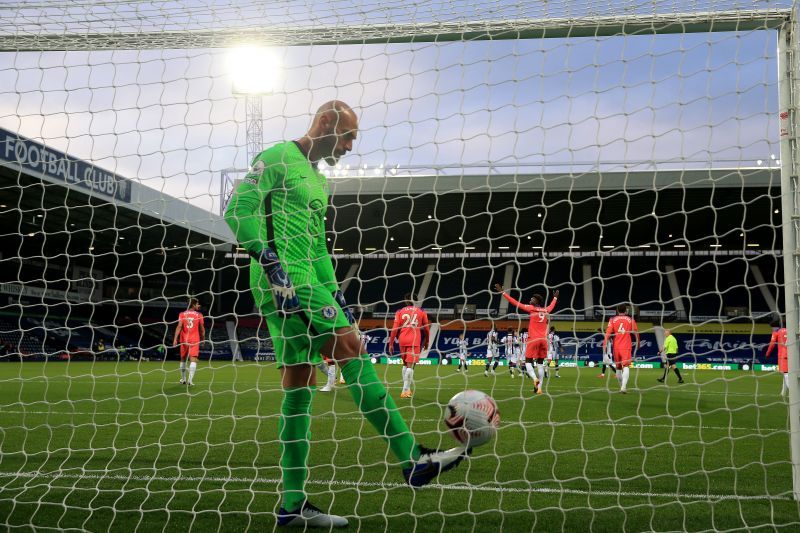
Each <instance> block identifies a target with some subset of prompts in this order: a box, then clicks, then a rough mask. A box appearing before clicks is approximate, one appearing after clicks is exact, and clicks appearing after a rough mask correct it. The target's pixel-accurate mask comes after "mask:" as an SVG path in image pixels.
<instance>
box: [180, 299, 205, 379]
mask: <svg viewBox="0 0 800 533" xmlns="http://www.w3.org/2000/svg"><path fill="white" fill-rule="evenodd" d="M178 337H180V346H181V385H184V384H186V385H194V373H195V371H196V370H197V356H198V355H200V343H201V342H203V341H204V340H206V327H205V325H204V324H203V315H202V314H200V302H199V301H198V300H197V298H191V299H190V300H189V308H188V309H186V311H184V312H182V313H181V314H180V315H178V325H177V326H175V338H173V339H172V345H173V346H178ZM186 357H189V379H186Z"/></svg>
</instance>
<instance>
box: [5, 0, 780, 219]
mask: <svg viewBox="0 0 800 533" xmlns="http://www.w3.org/2000/svg"><path fill="white" fill-rule="evenodd" d="M10 4H21V2H11V3H10ZM24 4H25V5H24V6H22V7H24V9H17V10H15V11H13V12H12V11H8V8H9V4H8V3H7V4H6V8H5V9H4V8H2V6H0V17H3V18H4V19H8V18H9V17H13V20H12V22H14V25H13V27H14V28H16V29H14V30H9V29H8V28H9V27H10V26H9V25H8V24H3V25H0V26H2V27H3V28H5V29H0V37H3V36H4V34H5V35H6V36H7V34H8V32H10V31H16V32H26V31H27V32H40V33H48V32H59V31H77V30H81V29H82V30H83V31H107V29H106V30H103V29H102V28H109V27H111V28H115V29H118V30H120V31H123V30H127V31H149V30H153V29H158V28H162V29H164V28H166V29H171V28H181V29H187V28H189V29H198V28H210V27H219V26H224V27H238V26H242V27H245V26H246V27H253V26H256V27H257V26H258V25H259V24H268V23H270V24H273V23H274V24H284V25H292V24H294V25H308V24H320V23H322V22H325V21H327V22H326V23H336V24H365V23H367V24H368V23H372V22H375V23H378V22H381V23H385V22H408V21H411V20H417V21H421V22H424V21H427V20H476V18H483V19H498V18H520V17H524V16H537V17H540V16H544V15H546V14H551V15H553V16H563V15H572V16H579V15H585V14H587V13H584V12H578V11H576V10H577V9H579V8H575V7H570V6H569V5H568V4H563V3H535V4H534V3H523V2H520V3H512V2H485V3H484V2H432V3H429V4H426V5H424V6H423V5H419V6H416V9H414V8H412V7H410V5H409V3H407V2H370V1H360V2H359V1H356V2H338V1H334V2H326V3H314V2H272V3H270V2H243V1H240V2H224V3H223V2H213V1H211V0H207V1H202V2H195V1H190V2H160V1H156V0H152V1H149V2H143V1H140V0H129V1H126V2H121V3H118V4H115V5H114V6H113V8H109V7H108V6H107V5H105V4H102V5H101V4H100V3H98V2H96V1H95V0H76V1H74V2H71V3H68V4H64V5H61V4H59V7H58V8H53V7H48V5H50V4H54V2H46V1H38V0H31V1H28V2H26V3H24ZM530 4H534V7H531V6H530ZM578 4H579V5H580V6H582V7H581V8H580V9H587V10H588V12H590V13H598V14H604V13H607V12H609V9H611V12H615V13H630V12H648V11H652V9H653V7H652V4H650V3H647V2H625V3H622V4H620V3H617V4H618V5H617V7H616V9H617V11H613V9H612V8H607V7H602V8H601V7H599V6H600V5H601V4H600V3H597V4H596V5H595V6H593V5H592V4H591V3H578ZM735 4H737V3H736V2H723V3H721V2H713V3H712V2H671V3H664V2H662V3H658V4H657V5H658V9H659V10H660V11H662V12H663V11H664V10H666V11H670V10H672V11H700V10H706V9H711V8H713V9H717V8H729V7H731V6H732V5H735ZM738 4H739V5H740V6H743V7H746V8H751V9H755V8H758V9H761V8H766V7H785V6H786V2H783V3H780V2H778V3H774V2H773V3H770V2H739V3H738ZM584 6H588V7H584ZM12 7H13V6H12ZM16 7H20V6H16ZM87 14H88V15H91V16H87ZM167 14H168V15H171V16H169V17H165V15H167ZM109 21H110V22H109ZM321 21H322V22H321ZM273 53H274V54H275V55H276V56H277V57H278V58H279V59H280V62H281V64H282V68H279V69H274V68H273V69H271V70H273V71H274V76H272V77H273V78H274V80H275V87H274V89H273V93H272V94H271V95H268V96H264V97H263V110H264V121H263V129H264V144H265V145H266V146H268V145H270V144H272V143H274V142H278V141H281V140H285V139H294V138H298V137H300V136H302V134H303V133H304V132H305V131H306V128H307V127H308V124H309V121H310V117H311V113H312V112H313V110H315V109H316V108H317V107H318V106H319V105H320V104H321V103H323V102H325V101H327V100H330V99H332V98H338V99H342V100H344V101H346V102H348V103H349V104H350V105H351V106H353V107H354V108H355V109H356V111H357V113H358V114H359V117H360V128H361V130H360V133H359V139H358V141H357V142H356V145H355V147H354V150H353V153H352V154H351V155H348V156H347V157H346V158H345V159H343V160H342V164H343V165H346V164H349V165H351V168H352V169H353V170H351V173H355V169H356V168H359V167H361V166H363V165H367V166H368V167H369V169H368V170H367V174H368V175H369V173H370V172H372V167H377V166H379V165H384V166H388V167H394V166H396V165H399V166H400V168H401V172H426V171H428V169H430V168H432V167H435V168H438V169H439V171H440V172H446V173H451V174H452V173H457V172H462V171H463V172H465V173H479V174H480V173H485V172H486V169H487V168H488V167H489V166H495V167H498V168H499V169H501V170H502V171H504V172H506V171H507V172H510V173H513V172H524V171H539V170H546V171H565V170H576V171H583V170H589V169H592V168H599V169H609V170H619V169H621V168H623V167H624V166H625V165H628V166H630V167H633V168H639V169H645V168H674V167H676V166H677V167H689V168H706V167H731V166H739V165H743V166H755V165H756V161H758V160H762V161H770V154H775V153H776V152H777V150H778V145H777V141H778V136H777V129H778V122H777V113H778V102H777V63H776V35H775V32H772V31H753V32H743V33H705V34H704V33H696V34H682V35H660V36H644V35H643V36H625V37H622V36H619V37H600V38H581V39H541V40H503V41H500V40H498V41H474V42H454V43H418V44H391V45H385V44H372V45H341V46H295V47H276V48H275V49H274V50H273ZM229 63H230V61H229V51H227V50H224V49H187V50H115V51H93V52H0V127H4V128H6V129H10V130H12V131H19V132H20V133H21V134H23V135H25V136H28V137H31V138H33V139H35V140H38V141H41V142H45V143H46V144H48V145H51V146H53V147H54V148H58V149H61V150H64V151H66V152H68V153H70V154H72V155H75V156H78V157H81V158H84V159H87V160H89V161H92V162H94V163H96V164H98V165H100V166H102V167H105V168H107V169H109V170H112V171H114V172H117V173H118V174H121V175H123V176H126V177H129V178H132V179H136V180H139V181H140V182H141V183H143V184H145V185H147V186H149V187H152V188H155V189H158V190H161V191H164V192H166V193H167V194H170V195H172V196H175V197H179V198H183V199H186V200H187V201H189V202H191V203H193V204H195V205H198V206H200V207H203V208H205V209H209V210H211V211H214V212H216V211H217V210H218V209H219V179H220V173H221V171H222V170H223V169H227V168H245V167H246V166H247V164H248V161H247V155H246V148H245V139H246V130H245V106H244V100H243V98H241V97H239V96H236V95H234V94H233V93H232V79H231V76H230V73H229ZM251 68H252V69H253V73H254V74H253V75H261V74H263V72H261V70H260V69H262V68H264V66H263V65H261V64H253V65H252V66H251ZM270 74H271V73H270V72H268V73H267V75H268V76H269V75H270ZM408 169H411V170H408ZM351 175H352V174H351ZM334 179H335V178H334Z"/></svg>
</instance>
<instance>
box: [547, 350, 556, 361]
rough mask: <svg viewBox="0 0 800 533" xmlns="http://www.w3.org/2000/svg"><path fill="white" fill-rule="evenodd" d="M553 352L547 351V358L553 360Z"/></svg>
mask: <svg viewBox="0 0 800 533" xmlns="http://www.w3.org/2000/svg"><path fill="white" fill-rule="evenodd" d="M554 356H555V354H554V353H553V352H547V359H550V360H553V358H554Z"/></svg>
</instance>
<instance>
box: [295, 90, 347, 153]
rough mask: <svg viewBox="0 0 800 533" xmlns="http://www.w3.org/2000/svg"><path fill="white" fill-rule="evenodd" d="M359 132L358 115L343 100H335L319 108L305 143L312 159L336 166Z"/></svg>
mask: <svg viewBox="0 0 800 533" xmlns="http://www.w3.org/2000/svg"><path fill="white" fill-rule="evenodd" d="M357 134H358V117H357V116H356V113H355V111H353V109H352V108H351V107H350V106H349V105H347V104H346V103H344V102H342V101H341V100H331V101H330V102H325V103H324V104H322V105H321V106H320V107H319V109H317V112H316V114H315V115H314V119H313V120H312V121H311V127H310V128H309V129H308V133H307V134H306V136H305V137H304V138H303V139H301V143H302V144H304V148H305V149H306V151H307V153H308V158H309V159H310V160H311V161H312V162H317V161H319V160H324V161H325V162H326V163H328V164H329V165H331V166H333V165H335V164H336V163H337V162H338V161H339V159H340V158H341V157H342V156H343V155H345V154H346V153H347V152H349V151H351V150H352V149H353V141H355V139H356V136H357ZM306 144H307V145H308V146H305V145H306Z"/></svg>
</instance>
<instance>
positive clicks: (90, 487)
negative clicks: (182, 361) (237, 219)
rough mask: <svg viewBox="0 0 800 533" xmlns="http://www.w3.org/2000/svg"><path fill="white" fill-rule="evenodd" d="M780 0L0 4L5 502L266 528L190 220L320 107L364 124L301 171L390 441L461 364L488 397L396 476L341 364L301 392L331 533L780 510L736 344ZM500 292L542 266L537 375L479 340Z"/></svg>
mask: <svg viewBox="0 0 800 533" xmlns="http://www.w3.org/2000/svg"><path fill="white" fill-rule="evenodd" d="M792 8H793V6H792V5H790V3H788V2H760V3H758V5H751V4H750V3H742V2H670V3H663V2H662V3H658V5H655V3H649V2H620V3H615V4H614V5H605V4H603V5H600V4H597V5H594V4H589V5H586V4H580V3H579V4H576V5H573V4H571V3H558V4H553V3H536V4H535V5H531V4H529V3H512V2H502V1H498V2H432V3H419V4H411V3H407V2H379V3H378V2H353V1H348V2H338V1H328V2H325V3H319V4H317V3H311V2H241V1H239V2H216V1H211V0H205V1H192V0H183V1H174V2H173V1H158V0H150V1H135V0H132V1H124V2H123V1H120V2H105V1H102V2H101V1H92V0H81V1H76V2H71V3H68V4H62V3H61V2H46V1H25V2H5V3H4V4H2V5H0V19H1V20H2V21H3V24H2V25H0V80H2V83H0V220H2V229H0V253H1V254H2V255H0V263H1V265H2V266H1V267H0V272H2V276H3V279H2V280H0V344H1V345H2V351H0V384H1V385H2V386H0V524H2V525H3V526H6V527H8V528H35V529H48V528H52V529H59V530H71V529H75V530H110V529H112V528H113V529H117V528H122V529H125V530H127V529H144V528H153V529H158V530H161V531H172V530H176V529H184V528H190V527H192V528H197V529H199V530H215V529H216V530H225V531H228V530H242V529H247V528H257V527H258V528H265V529H269V528H273V527H276V526H275V524H276V517H275V514H276V513H277V512H278V509H279V507H280V506H281V501H282V500H281V497H282V485H281V476H282V470H281V468H280V464H279V442H278V424H279V416H280V412H281V401H282V397H283V392H282V390H281V386H280V375H279V372H278V370H277V369H276V365H275V362H274V361H275V350H274V342H273V340H272V339H270V338H269V333H268V331H267V328H266V324H265V322H264V321H263V320H262V319H261V317H260V316H259V314H258V313H257V312H256V310H255V309H254V301H253V298H252V296H251V293H250V287H249V274H248V267H247V264H248V256H247V254H246V253H245V251H244V250H243V249H242V248H238V244H237V243H236V241H235V238H234V237H233V235H232V234H231V232H230V230H229V229H228V226H227V225H226V223H225V221H224V220H223V217H222V216H220V215H219V213H221V212H222V210H223V208H224V204H225V202H226V200H227V198H228V197H229V195H230V193H231V190H232V189H233V188H234V187H235V186H236V184H237V183H239V181H240V180H241V178H243V177H244V175H245V173H246V172H247V169H248V166H249V165H250V164H251V162H252V158H253V156H254V155H255V154H256V153H258V151H259V148H260V147H269V146H272V145H274V144H275V143H277V142H280V141H284V140H292V139H298V138H300V137H301V136H302V135H303V134H304V133H305V132H306V131H307V128H308V126H309V123H310V120H311V117H312V114H313V112H314V110H316V109H317V107H319V106H320V105H321V104H322V103H323V102H326V101H328V100H331V99H340V100H343V101H345V102H347V103H348V104H350V105H351V106H352V107H353V108H354V110H355V111H356V113H357V115H358V119H359V132H358V140H357V141H356V143H355V147H354V150H353V152H352V153H351V154H349V155H347V156H346V157H344V158H343V159H342V160H341V162H340V163H338V164H336V165H333V166H329V165H324V164H323V165H321V166H320V169H321V171H322V172H323V173H324V174H325V175H326V176H328V178H329V183H330V189H331V204H332V207H331V208H330V209H329V211H328V217H327V224H328V233H327V241H328V245H329V249H330V250H331V252H332V253H333V255H334V260H335V267H336V275H337V279H338V281H339V283H340V287H341V289H342V291H343V292H344V296H345V298H346V300H347V301H348V302H349V303H350V304H351V305H352V307H353V310H354V311H355V312H356V314H357V316H358V318H359V328H360V330H361V331H362V333H364V334H365V335H366V337H365V341H366V347H367V351H368V352H369V354H370V356H371V357H372V358H373V360H374V361H375V363H376V364H377V366H376V368H377V369H378V373H379V375H380V376H381V378H382V379H385V382H386V384H387V387H388V390H389V393H390V394H391V395H392V396H393V397H395V399H396V401H397V402H398V404H399V405H400V408H401V409H400V412H401V414H402V417H403V418H404V419H405V420H406V421H407V422H408V423H409V425H410V427H411V430H412V432H413V433H414V435H415V437H417V439H418V440H419V442H420V443H422V444H424V445H426V446H432V447H436V446H441V447H450V446H452V445H454V444H455V441H453V440H452V439H451V437H450V436H449V435H448V434H447V432H446V431H445V427H444V425H443V423H442V412H443V408H444V406H445V405H446V404H447V402H448V400H449V399H450V398H451V397H452V396H453V395H454V394H456V393H457V392H459V391H462V390H465V389H478V390H482V391H484V392H486V393H487V394H490V395H491V396H492V397H493V398H494V399H495V400H496V402H497V404H498V406H499V410H500V412H501V415H502V424H501V427H500V430H499V432H498V434H497V437H496V438H495V439H494V440H493V441H492V442H490V443H489V444H487V445H484V446H482V447H479V448H476V449H475V451H474V453H473V455H472V457H471V458H470V459H469V460H467V461H465V462H464V463H463V464H461V465H460V466H459V467H458V468H457V469H455V470H453V471H452V472H447V473H445V474H443V475H442V476H441V478H440V479H439V480H438V483H439V484H435V485H433V486H431V487H428V488H425V489H423V490H419V491H412V490H411V489H410V488H408V487H407V486H406V485H405V484H404V483H403V477H402V475H401V474H400V469H399V467H398V465H397V464H396V461H395V459H394V457H393V456H392V454H391V453H390V451H389V450H388V449H387V446H386V444H385V443H384V441H383V440H382V439H381V438H380V437H379V436H378V435H377V434H376V432H375V430H374V429H373V427H372V425H370V424H369V423H368V422H367V421H366V420H365V419H364V417H363V416H362V415H361V413H360V412H359V410H358V409H357V407H356V405H355V404H354V403H353V400H352V399H351V397H350V395H349V394H348V392H347V388H346V386H345V385H343V384H340V383H339V376H338V374H337V375H336V376H335V379H334V383H333V385H334V386H333V391H332V392H330V393H321V392H320V393H318V394H317V395H316V397H315V398H314V402H313V408H312V422H311V438H310V442H311V456H310V460H309V467H310V470H309V476H308V482H307V484H306V492H307V493H308V496H309V501H312V502H313V503H314V504H315V505H317V506H319V507H320V508H322V509H324V510H327V509H331V511H332V512H335V513H337V514H341V515H344V516H346V517H347V518H348V519H349V520H350V525H351V527H356V528H359V529H360V528H383V529H387V528H391V529H401V528H407V529H409V528H410V529H413V530H424V531H429V530H439V531H451V530H457V529H464V530H471V531H484V530H490V529H492V530H493V529H497V528H498V525H499V527H500V528H501V529H508V530H517V529H519V530H531V529H537V530H547V531H553V530H562V531H570V530H576V529H582V530H585V529H587V527H588V529H589V530H591V531H607V530H619V529H625V530H651V529H653V530H686V529H692V530H733V529H743V528H759V527H774V528H787V529H788V528H791V527H793V526H794V527H797V525H798V522H800V520H798V514H799V511H800V509H798V506H797V503H796V502H794V501H792V500H791V495H792V490H793V487H792V466H793V464H792V459H791V454H790V446H789V441H790V431H789V422H788V421H787V415H788V413H789V411H790V406H789V405H788V404H787V402H786V400H785V398H784V390H783V388H782V384H783V380H784V377H783V372H782V371H781V368H782V367H779V365H778V356H777V354H776V352H775V351H773V352H772V353H771V354H770V355H769V356H768V357H767V356H766V354H765V348H766V346H767V345H768V344H769V342H770V334H771V333H772V328H771V326H770V322H772V321H773V320H778V321H780V320H781V316H782V314H783V313H784V312H785V308H784V307H785V304H784V271H783V253H784V252H783V248H784V246H783V243H782V240H781V239H782V232H781V220H782V216H783V213H782V209H783V208H782V206H781V167H785V166H786V161H782V155H783V156H784V157H786V156H788V154H787V153H786V151H785V149H783V148H782V147H781V146H780V140H781V139H780V137H779V134H780V131H781V128H782V127H788V126H786V121H785V120H784V121H783V122H782V121H781V118H780V112H782V111H786V112H789V111H791V112H792V113H793V112H794V110H793V108H791V107H790V108H789V109H788V110H787V107H786V106H783V105H780V104H779V94H780V88H781V83H790V82H791V80H789V81H785V82H782V81H781V80H780V79H779V70H778V68H777V66H778V62H779V58H778V50H777V47H776V44H775V43H776V40H777V35H778V32H779V30H781V28H784V29H785V28H788V27H789V25H790V24H793V21H792V18H791V17H792V16H793V13H794V11H793V10H792ZM245 46H248V47H249V48H247V49H246V50H244V48H243V47H245ZM258 46H269V47H270V49H269V51H267V52H264V51H263V50H260V49H258V48H254V47H258ZM243 50H244V52H243ZM242 53H245V54H250V55H245V56H244V58H245V59H244V60H243V64H242V60H241V58H242V57H243V56H242V55H241V54H242ZM237 58H238V59H237ZM254 86H255V89H253V90H252V91H251V92H254V93H258V94H248V95H245V94H243V92H242V91H243V89H242V87H250V88H251V89H252V88H253V87H254ZM784 172H786V171H785V170H784ZM495 283H499V284H502V285H504V286H505V287H506V288H507V289H509V290H510V294H511V295H513V296H514V297H515V298H517V299H519V300H521V301H523V302H525V303H527V302H528V300H529V299H530V297H531V296H532V295H533V294H534V293H540V294H541V295H543V296H544V297H546V298H547V299H549V297H550V295H552V294H553V291H555V290H558V291H559V299H558V304H557V307H556V309H555V310H554V312H553V314H552V316H551V325H552V326H554V327H555V332H556V334H557V335H558V336H559V338H560V344H558V345H556V346H555V347H554V349H553V350H552V352H553V354H554V357H553V362H552V363H549V362H548V365H549V376H548V377H546V378H545V379H544V386H543V394H541V395H537V394H535V392H534V387H533V384H532V383H531V382H530V380H529V379H528V378H525V376H524V375H523V374H525V372H521V371H518V370H514V369H511V368H510V367H509V366H508V364H507V363H508V362H509V358H508V357H507V355H508V354H507V353H506V351H505V349H504V347H503V346H500V347H499V349H498V353H499V357H498V359H497V360H498V361H499V365H498V366H496V367H495V366H494V364H490V365H487V359H486V355H487V345H486V339H487V333H488V331H489V328H490V327H491V326H494V327H495V328H496V329H497V330H498V331H499V332H500V335H499V337H500V338H501V339H502V338H503V337H505V336H506V335H509V333H508V330H509V328H510V329H512V330H514V331H515V333H513V335H518V333H516V331H517V330H520V329H522V328H526V327H527V326H528V316H527V314H525V313H522V314H516V311H515V309H514V307H513V306H509V305H508V303H507V302H506V301H505V300H503V299H502V298H500V297H499V296H498V294H497V293H496V292H494V291H493V290H491V287H492V286H493V285H494V284H495ZM408 292H412V293H414V295H415V298H416V299H417V300H418V302H417V303H418V304H419V305H420V307H422V308H424V309H425V310H426V311H427V313H428V315H429V317H430V319H431V321H432V324H433V326H432V336H433V343H432V349H431V350H430V352H429V353H425V354H423V358H422V361H421V362H420V364H419V365H418V366H417V367H416V369H415V371H414V377H413V384H411V387H412V390H414V394H413V397H412V398H410V399H405V398H403V399H401V398H400V397H399V394H400V390H401V381H402V380H401V374H400V370H399V366H395V365H396V364H397V363H398V360H397V358H396V357H394V356H393V355H394V354H393V355H392V356H390V354H388V353H387V348H386V344H385V343H386V340H387V337H388V333H389V331H388V328H389V327H390V326H391V318H392V317H393V316H394V312H395V310H396V309H398V308H399V307H401V306H402V301H403V299H404V295H405V294H406V293H408ZM190 297H197V298H199V299H200V302H201V304H202V306H203V309H202V312H203V313H204V314H205V315H206V321H205V328H206V337H207V339H208V341H207V342H205V343H204V344H203V345H202V346H201V348H200V361H199V363H198V370H197V371H196V372H197V373H196V374H193V376H192V377H193V380H194V383H195V385H194V387H193V388H190V389H188V390H186V388H185V387H184V386H183V385H180V384H179V383H178V381H179V379H181V378H187V377H188V372H189V371H190V370H189V369H188V368H187V374H186V375H183V374H179V372H180V371H179V355H178V350H177V349H176V348H173V347H172V340H173V334H174V331H175V325H176V320H177V317H178V313H179V312H181V311H183V310H185V308H186V305H187V301H188V299H189V298H190ZM620 304H627V305H628V306H629V307H630V309H631V311H632V312H633V314H634V316H635V318H636V320H637V321H638V324H639V329H640V331H641V334H642V341H641V345H640V347H639V349H638V350H637V352H636V354H635V357H634V365H633V368H631V370H630V377H629V382H628V384H627V387H628V392H629V394H627V395H619V394H617V391H618V390H619V388H620V384H618V383H617V381H616V380H614V379H613V375H611V370H607V369H606V368H605V366H602V367H601V368H600V369H598V368H597V367H599V366H601V365H604V359H603V353H602V347H601V345H602V333H600V332H598V330H602V331H605V327H606V324H607V320H608V318H610V316H611V315H613V314H614V307H616V306H618V305H620ZM665 329H670V330H671V332H672V333H673V334H674V336H675V337H676V339H677V341H678V347H679V348H678V349H679V352H678V355H680V356H681V358H680V359H678V360H676V361H675V362H676V363H677V368H678V372H673V371H670V372H666V373H664V369H662V358H661V356H660V354H659V350H660V349H661V348H662V346H663V345H664V340H665V334H664V330H665ZM462 334H463V335H464V338H465V344H464V345H463V346H465V348H466V357H465V361H466V363H467V364H466V365H465V369H463V368H460V365H457V363H458V360H459V351H460V350H461V348H459V335H462ZM520 334H521V333H520ZM512 346H513V345H512ZM396 353H397V351H396V350H395V354H396ZM511 359H513V357H512V358H511ZM239 360H243V361H241V362H239ZM548 361H549V360H548ZM556 362H558V363H559V364H558V366H556ZM520 366H521V367H524V365H523V364H522V362H521V361H520ZM456 368H458V370H456ZM601 370H604V371H605V378H604V379H598V378H597V377H596V376H597V375H598V374H599V373H600V372H601ZM192 372H193V370H192ZM315 372H316V371H315ZM661 377H666V382H667V384H666V386H665V385H663V384H661V383H659V382H658V381H656V380H657V379H658V378H661ZM326 379H327V376H324V375H322V374H319V376H318V381H319V382H320V387H321V386H322V382H324V381H325V380H326ZM679 379H680V380H682V381H684V383H682V384H680V385H678V380H679ZM792 409H795V407H792ZM795 416H796V415H795Z"/></svg>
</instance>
